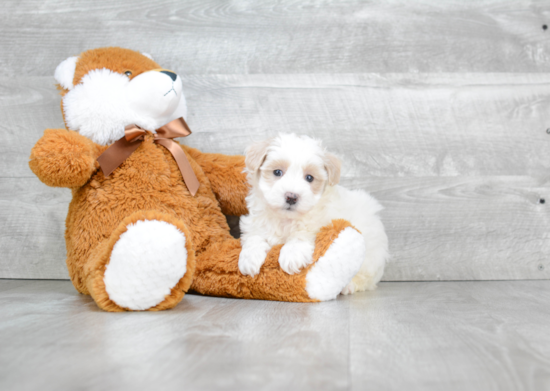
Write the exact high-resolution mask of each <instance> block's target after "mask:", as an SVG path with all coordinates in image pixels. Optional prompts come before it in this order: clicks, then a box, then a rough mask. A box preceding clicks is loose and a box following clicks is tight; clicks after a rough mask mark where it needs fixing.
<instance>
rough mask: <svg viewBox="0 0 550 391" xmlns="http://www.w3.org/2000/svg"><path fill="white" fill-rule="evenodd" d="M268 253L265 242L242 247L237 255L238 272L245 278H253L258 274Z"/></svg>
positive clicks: (267, 246)
mask: <svg viewBox="0 0 550 391" xmlns="http://www.w3.org/2000/svg"><path fill="white" fill-rule="evenodd" d="M268 252H269V245H268V244H267V243H266V242H255V243H252V244H248V245H244V246H243V249H242V250H241V254H240V255H239V270H240V272H241V273H242V274H243V275H245V276H251V277H254V276H255V275H257V274H258V273H260V269H261V268H262V265H263V264H264V262H265V257H266V256H267V253H268Z"/></svg>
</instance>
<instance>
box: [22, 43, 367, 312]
mask: <svg viewBox="0 0 550 391" xmlns="http://www.w3.org/2000/svg"><path fill="white" fill-rule="evenodd" d="M54 77H55V79H56V81H57V83H58V89H59V90H60V94H61V97H62V98H61V110H62V114H63V120H64V122H65V127H66V129H47V130H45V132H44V135H43V136H42V137H41V138H40V139H39V140H38V141H37V143H36V144H35V146H34V147H33V148H32V151H31V156H30V160H29V166H30V168H31V169H32V171H33V172H34V173H35V174H36V176H37V177H38V178H39V179H40V180H41V181H42V182H43V183H45V184H46V185H48V186H54V187H65V188H69V189H71V192H72V200H71V202H70V205H69V210H68V214H67V219H66V230H65V240H66V247H67V260H66V262H67V267H68V271H69V275H70V278H71V281H72V283H73V285H74V286H75V288H76V290H77V291H78V292H80V293H82V294H86V295H91V296H92V298H93V299H94V300H95V302H96V304H97V305H98V306H99V307H100V308H101V309H103V310H106V311H128V310H132V311H143V310H152V311H155V310H165V309H170V308H173V307H174V306H175V305H176V304H178V303H179V302H180V301H181V300H182V298H183V297H184V295H185V293H186V292H188V291H189V290H192V291H194V292H197V293H199V294H203V295H211V296H218V297H231V298H242V299H262V300H278V301H289V302H315V301H325V300H331V299H334V298H335V297H336V296H337V295H338V293H339V292H340V291H341V290H342V288H344V287H345V286H346V285H347V284H348V283H349V281H350V280H351V279H352V277H353V276H354V275H355V273H357V271H358V270H359V268H360V265H361V262H362V259H363V258H364V253H363V252H364V248H365V246H364V242H363V239H362V235H361V234H360V233H359V232H358V231H357V230H356V229H355V228H354V227H352V226H351V224H350V223H349V222H347V221H345V220H334V221H333V222H332V223H331V224H329V225H327V226H325V227H323V229H322V230H321V231H320V232H319V233H318V235H317V238H316V247H315V252H314V256H313V261H312V263H311V264H310V265H308V266H307V267H305V268H304V269H303V270H301V271H300V272H298V273H296V274H288V273H285V272H284V271H283V270H281V268H280V267H279V264H278V256H279V253H280V250H281V246H277V247H274V248H272V249H271V250H270V252H269V254H268V256H267V259H266V262H265V263H264V265H263V267H262V268H261V270H260V273H259V274H258V275H256V276H254V277H251V276H245V275H242V274H241V273H240V271H239V268H238V260H239V254H240V251H241V244H240V241H239V239H235V238H234V237H233V236H231V234H230V230H229V226H228V223H227V219H226V215H234V216H241V215H245V214H246V213H247V210H246V203H245V197H246V195H247V193H248V190H249V185H248V183H247V180H246V174H245V173H244V172H243V171H244V168H245V164H244V157H243V156H240V155H236V156H229V155H223V154H216V153H203V152H201V151H199V150H198V149H195V148H191V147H188V146H186V145H184V144H180V143H179V142H177V141H175V140H174V138H176V137H185V136H188V135H190V134H191V130H190V129H189V127H188V126H187V124H186V122H185V119H184V118H185V117H186V115H187V106H186V101H185V97H184V95H183V83H182V80H181V78H180V76H179V75H177V74H176V73H175V72H172V71H170V70H168V69H164V68H162V67H161V66H160V65H159V64H157V63H156V62H155V61H154V60H153V59H152V57H151V56H150V55H148V54H145V53H140V52H138V51H133V50H130V49H123V48H117V47H107V48H99V49H92V50H88V51H85V52H83V53H81V54H80V55H78V56H75V57H69V58H67V59H66V60H64V61H63V62H61V63H60V64H59V65H58V67H57V68H56V70H55V75H54Z"/></svg>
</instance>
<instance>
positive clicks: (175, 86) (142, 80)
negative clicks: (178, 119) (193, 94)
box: [126, 69, 182, 118]
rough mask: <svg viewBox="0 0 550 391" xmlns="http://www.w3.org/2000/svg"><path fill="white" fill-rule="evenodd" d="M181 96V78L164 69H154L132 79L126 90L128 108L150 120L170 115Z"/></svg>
mask: <svg viewBox="0 0 550 391" xmlns="http://www.w3.org/2000/svg"><path fill="white" fill-rule="evenodd" d="M181 96H182V83H181V78H180V77H179V76H178V75H177V74H176V73H174V72H172V71H169V70H166V69H155V70H152V71H147V72H144V73H142V74H140V75H138V76H136V77H134V78H133V79H132V80H131V81H130V83H129V84H128V86H127V88H126V98H127V100H128V104H129V106H130V107H131V108H132V109H133V110H134V111H136V112H139V113H141V114H142V115H146V116H148V117H151V118H159V117H167V116H169V115H170V114H172V113H173V112H174V111H175V110H176V108H177V107H178V104H179V102H180V99H181Z"/></svg>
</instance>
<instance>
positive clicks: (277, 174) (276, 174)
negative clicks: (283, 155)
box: [273, 170, 283, 176]
mask: <svg viewBox="0 0 550 391" xmlns="http://www.w3.org/2000/svg"><path fill="white" fill-rule="evenodd" d="M273 175H275V176H283V172H282V171H281V170H275V171H273Z"/></svg>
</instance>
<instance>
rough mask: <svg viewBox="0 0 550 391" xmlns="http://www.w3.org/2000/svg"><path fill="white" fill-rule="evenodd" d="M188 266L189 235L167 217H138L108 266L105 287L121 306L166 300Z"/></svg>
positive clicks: (144, 305)
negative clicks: (158, 218)
mask: <svg viewBox="0 0 550 391" xmlns="http://www.w3.org/2000/svg"><path fill="white" fill-rule="evenodd" d="M186 270H187V249H186V248H185V235H184V234H183V233H182V232H181V231H180V230H178V229H177V228H176V227H175V226H173V225H172V224H169V223H166V222H164V221H157V220H146V221H138V222H136V223H135V224H131V225H129V226H128V229H127V231H126V232H124V233H123V234H122V235H120V238H119V240H118V241H117V242H116V244H115V246H114V247H113V251H112V253H111V259H110V262H109V264H108V265H107V268H106V270H105V276H104V282H105V289H106V291H107V294H108V295H109V298H110V299H111V300H112V301H114V302H115V303H116V304H118V305H119V306H121V307H124V308H129V309H132V310H146V309H148V308H151V307H154V306H156V305H157V304H159V303H160V302H162V301H163V300H164V299H165V297H166V296H167V295H169V294H170V291H171V289H172V288H173V287H174V286H175V285H176V284H177V283H178V281H179V280H180V279H181V278H182V277H183V276H184V274H185V272H186Z"/></svg>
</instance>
